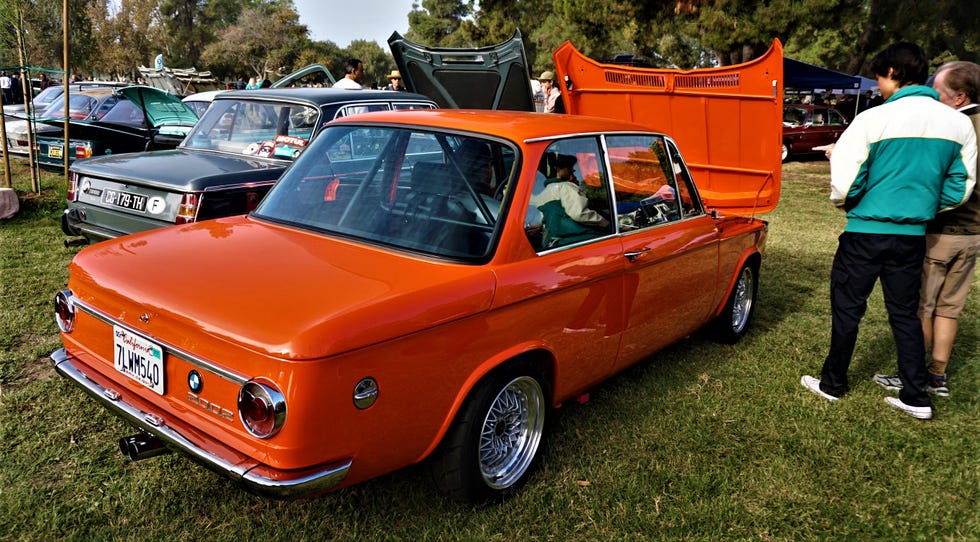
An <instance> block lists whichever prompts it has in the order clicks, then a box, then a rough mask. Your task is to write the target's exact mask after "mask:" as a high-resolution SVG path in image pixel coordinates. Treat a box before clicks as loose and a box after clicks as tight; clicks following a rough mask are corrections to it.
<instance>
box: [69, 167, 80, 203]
mask: <svg viewBox="0 0 980 542" xmlns="http://www.w3.org/2000/svg"><path fill="white" fill-rule="evenodd" d="M68 201H78V173H75V172H74V171H72V172H71V175H70V176H69V177H68Z"/></svg>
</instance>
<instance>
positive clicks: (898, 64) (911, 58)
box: [871, 42, 929, 86]
mask: <svg viewBox="0 0 980 542" xmlns="http://www.w3.org/2000/svg"><path fill="white" fill-rule="evenodd" d="M889 68H891V69H892V70H893V71H892V76H891V78H892V79H894V80H895V81H898V84H899V86H905V85H907V84H909V83H912V84H916V85H921V84H923V83H925V81H926V77H928V75H929V62H928V60H926V54H925V52H923V50H922V48H921V47H919V46H918V45H916V44H914V43H909V42H899V43H893V44H891V45H889V46H888V47H886V48H885V50H884V51H882V52H880V53H878V54H877V55H875V57H874V58H873V59H871V71H872V72H874V74H875V75H880V76H881V77H888V69H889Z"/></svg>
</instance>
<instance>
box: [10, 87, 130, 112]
mask: <svg viewBox="0 0 980 542" xmlns="http://www.w3.org/2000/svg"><path fill="white" fill-rule="evenodd" d="M125 86H128V85H127V84H126V83H120V82H116V81H80V82H77V83H70V84H69V85H68V91H69V92H79V91H82V90H95V89H99V88H113V87H114V88H122V87H125ZM64 92H65V87H64V85H53V86H50V87H48V88H45V89H43V90H40V91H38V93H37V94H35V95H34V99H33V100H32V102H31V107H33V108H34V115H35V117H38V118H40V117H41V114H42V113H43V112H44V110H45V109H46V108H47V107H48V106H49V105H51V103H52V102H54V100H55V99H57V98H58V97H59V96H61V95H62V94H64ZM3 114H4V115H5V116H6V120H7V121H8V122H10V121H13V120H23V119H24V116H25V113H24V104H23V103H14V104H4V106H3Z"/></svg>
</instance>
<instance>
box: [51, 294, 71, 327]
mask: <svg viewBox="0 0 980 542" xmlns="http://www.w3.org/2000/svg"><path fill="white" fill-rule="evenodd" d="M71 298H72V293H71V290H62V291H60V292H58V293H57V294H55V296H54V319H55V321H56V322H57V323H58V329H60V330H61V331H63V332H65V333H71V330H72V329H74V327H75V304H74V303H72V301H71Z"/></svg>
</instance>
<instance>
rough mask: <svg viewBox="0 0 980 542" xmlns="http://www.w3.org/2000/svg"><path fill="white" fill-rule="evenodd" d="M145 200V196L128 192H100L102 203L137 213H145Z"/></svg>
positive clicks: (107, 190) (106, 190) (108, 190)
mask: <svg viewBox="0 0 980 542" xmlns="http://www.w3.org/2000/svg"><path fill="white" fill-rule="evenodd" d="M146 200H147V197H146V196H141V195H139V194H130V193H129V192H120V191H118V190H110V189H108V188H107V189H105V190H103V191H102V203H105V204H106V205H115V206H116V207H122V208H124V209H131V210H133V211H139V212H141V213H143V212H146Z"/></svg>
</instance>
